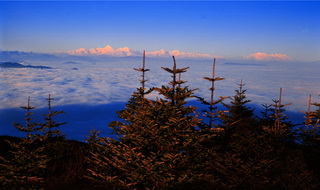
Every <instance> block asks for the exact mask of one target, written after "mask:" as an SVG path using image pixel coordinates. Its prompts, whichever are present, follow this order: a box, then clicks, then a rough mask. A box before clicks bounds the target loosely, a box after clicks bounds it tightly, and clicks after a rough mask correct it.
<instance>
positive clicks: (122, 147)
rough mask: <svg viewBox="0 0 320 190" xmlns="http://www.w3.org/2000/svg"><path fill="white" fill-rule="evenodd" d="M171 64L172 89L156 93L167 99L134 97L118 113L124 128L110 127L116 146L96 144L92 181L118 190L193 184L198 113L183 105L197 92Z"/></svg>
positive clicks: (102, 141)
mask: <svg viewBox="0 0 320 190" xmlns="http://www.w3.org/2000/svg"><path fill="white" fill-rule="evenodd" d="M173 60H174V66H173V68H172V69H171V68H162V69H163V70H165V71H167V72H169V73H171V74H172V81H170V82H169V86H162V87H160V88H154V90H155V91H157V92H158V93H159V95H161V97H163V98H157V99H156V100H149V99H146V98H145V97H142V93H140V92H141V91H138V92H136V93H134V94H133V98H132V99H134V100H136V101H134V103H133V102H132V101H131V102H129V104H127V106H126V109H125V110H123V111H121V112H119V113H118V116H119V118H121V119H123V122H113V123H111V124H110V125H109V126H110V127H111V128H112V129H113V130H114V131H115V133H116V134H117V135H118V141H116V140H114V139H110V138H98V143H95V149H94V150H95V151H93V152H92V153H91V154H92V157H91V160H90V161H91V163H92V164H94V167H93V169H90V170H89V171H90V172H91V175H90V176H88V177H89V178H90V179H92V180H95V181H97V183H98V181H100V182H101V183H102V184H104V185H105V186H108V184H109V185H110V184H113V185H114V188H125V189H161V188H168V187H173V186H174V185H175V184H177V183H181V182H182V181H186V180H190V178H192V173H190V171H189V170H188V169H187V168H188V164H189V162H190V161H189V157H188V153H189V152H190V149H192V148H190V147H192V146H193V145H194V144H196V133H195V131H196V130H195V127H196V126H197V125H198V123H199V122H200V121H199V119H198V118H197V117H195V116H194V115H193V114H194V112H195V109H196V108H195V107H193V106H186V105H185V104H186V100H187V99H188V98H191V97H192V96H193V91H194V90H190V89H189V88H188V87H187V86H185V87H182V86H181V84H183V82H182V81H179V80H177V78H176V77H177V75H178V74H179V73H183V72H185V71H186V70H187V68H182V69H178V68H177V67H176V62H175V59H174V57H173ZM132 99H131V100H132Z"/></svg>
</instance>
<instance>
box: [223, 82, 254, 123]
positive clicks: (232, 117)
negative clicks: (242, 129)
mask: <svg viewBox="0 0 320 190" xmlns="http://www.w3.org/2000/svg"><path fill="white" fill-rule="evenodd" d="M238 85H239V89H238V90H235V92H236V94H235V95H234V96H233V97H231V98H230V99H231V101H230V104H226V103H222V104H223V105H224V106H225V107H226V108H227V113H224V114H222V115H221V119H222V121H223V123H224V124H225V125H226V126H232V125H234V124H236V123H239V122H245V121H243V120H245V119H251V118H252V117H253V110H252V109H251V108H249V107H247V106H246V104H247V103H249V102H251V100H247V99H246V95H245V93H246V90H244V89H243V86H244V85H245V84H243V83H242V79H241V82H240V84H238Z"/></svg>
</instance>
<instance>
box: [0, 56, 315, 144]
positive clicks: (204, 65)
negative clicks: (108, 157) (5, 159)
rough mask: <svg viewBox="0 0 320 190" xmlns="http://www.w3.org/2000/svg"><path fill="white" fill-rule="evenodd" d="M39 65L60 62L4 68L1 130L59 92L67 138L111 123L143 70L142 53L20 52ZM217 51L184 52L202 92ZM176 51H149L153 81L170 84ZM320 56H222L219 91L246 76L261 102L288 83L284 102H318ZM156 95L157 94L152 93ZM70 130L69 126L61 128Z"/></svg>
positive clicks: (183, 63) (295, 106)
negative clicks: (158, 54) (209, 55)
mask: <svg viewBox="0 0 320 190" xmlns="http://www.w3.org/2000/svg"><path fill="white" fill-rule="evenodd" d="M1 61H20V62H22V61H23V62H25V64H26V63H27V64H31V65H34V66H40V65H41V66H49V67H52V68H53V69H33V68H0V81H1V87H0V102H1V103H0V127H1V128H2V129H1V131H0V135H1V134H11V135H12V134H13V133H14V134H17V135H19V133H16V131H15V129H13V128H12V125H11V124H10V123H11V122H20V123H22V122H23V118H24V112H23V111H21V109H19V107H20V106H25V105H26V104H27V98H28V96H30V98H31V104H32V105H33V106H36V107H38V108H39V109H38V110H39V111H38V112H41V111H42V112H45V107H46V105H47V103H46V98H47V97H48V95H49V94H50V95H51V97H53V98H54V99H55V100H54V101H53V102H52V104H53V106H54V108H55V109H64V111H65V112H66V114H64V115H63V116H61V120H66V121H67V122H69V123H68V124H67V125H66V127H65V128H66V129H65V131H64V132H66V133H67V137H68V138H72V139H83V138H84V137H83V135H85V133H84V131H88V130H90V129H91V128H96V129H98V130H100V129H101V130H104V134H105V135H108V134H110V131H108V130H107V129H106V128H107V127H106V126H107V123H108V122H110V121H112V120H114V119H116V111H118V110H121V109H122V108H123V107H124V104H125V102H126V101H128V99H129V98H130V96H131V94H132V92H134V91H135V89H136V88H138V87H139V86H140V83H139V80H140V79H141V76H140V75H141V73H139V72H137V71H134V70H133V68H139V67H141V63H142V58H141V57H100V58H94V57H78V56H65V57H59V58H52V57H51V58H50V59H46V58H43V57H42V56H39V57H38V58H37V56H35V55H34V56H32V59H31V58H30V59H27V58H26V57H21V58H20V59H19V56H15V57H14V60H8V58H6V60H1ZM212 62H213V61H212V60H210V59H178V58H177V64H178V67H179V68H183V67H190V68H189V69H188V72H186V73H183V74H182V80H186V81H188V82H187V83H186V85H188V86H189V87H190V88H198V90H197V91H196V92H195V94H196V95H198V96H201V97H204V98H206V99H207V100H208V99H209V97H210V91H209V90H208V89H209V88H210V83H209V82H208V81H206V80H204V79H202V77H210V76H211V70H212ZM172 65H173V61H172V59H171V58H148V57H147V58H146V68H148V69H150V70H151V71H150V72H147V73H146V79H147V80H148V81H147V82H146V87H147V88H148V87H154V86H161V85H166V84H167V83H168V82H169V81H170V80H171V76H170V74H168V73H166V72H165V71H164V70H163V69H161V67H169V68H171V67H172ZM319 70H320V63H319V62H308V63H303V62H290V61H284V62H277V61H275V62H272V61H265V62H262V61H252V60H251V61H234V60H233V61H230V60H223V59H221V60H220V59H218V60H217V64H216V71H215V74H216V76H219V77H222V78H225V80H223V81H219V82H217V83H216V85H215V87H216V90H215V97H218V96H232V95H234V94H235V92H234V90H236V89H237V88H238V84H239V83H240V80H241V79H242V80H243V82H244V83H245V84H246V85H245V89H247V92H246V94H247V97H248V99H250V100H252V103H253V104H255V106H257V107H261V104H271V103H272V99H278V98H279V89H280V88H283V97H282V102H283V103H284V104H286V103H292V105H290V106H289V107H287V110H289V111H291V112H299V111H302V110H303V111H306V110H307V102H308V96H309V94H311V95H312V97H313V102H320V101H319V96H318V95H320V87H319V82H320V79H319ZM156 96H157V95H156V94H152V95H150V98H155V97H156ZM62 131H63V130H62Z"/></svg>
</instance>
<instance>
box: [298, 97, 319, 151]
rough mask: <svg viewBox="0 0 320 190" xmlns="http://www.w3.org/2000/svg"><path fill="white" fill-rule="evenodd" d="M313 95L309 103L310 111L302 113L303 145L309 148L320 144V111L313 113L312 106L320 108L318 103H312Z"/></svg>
mask: <svg viewBox="0 0 320 190" xmlns="http://www.w3.org/2000/svg"><path fill="white" fill-rule="evenodd" d="M311 99H312V98H311V95H310V96H309V101H308V111H301V112H302V113H304V115H305V116H304V118H305V121H304V126H303V127H301V128H299V131H300V136H301V138H302V143H303V144H304V145H307V146H315V145H316V144H317V143H319V142H320V141H319V140H320V139H319V127H320V124H319V113H320V110H319V109H318V110H316V111H311V106H312V105H314V106H318V107H319V106H320V104H318V103H311Z"/></svg>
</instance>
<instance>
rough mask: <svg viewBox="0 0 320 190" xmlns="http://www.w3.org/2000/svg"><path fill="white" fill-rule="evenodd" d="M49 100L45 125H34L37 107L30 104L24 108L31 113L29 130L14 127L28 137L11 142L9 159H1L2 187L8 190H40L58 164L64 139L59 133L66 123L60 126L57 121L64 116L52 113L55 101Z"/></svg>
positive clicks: (26, 119) (28, 114)
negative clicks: (59, 142)
mask: <svg viewBox="0 0 320 190" xmlns="http://www.w3.org/2000/svg"><path fill="white" fill-rule="evenodd" d="M47 100H48V110H49V112H48V114H44V116H45V117H44V119H45V121H46V122H45V123H34V122H32V117H31V115H32V114H33V112H31V110H33V109H34V108H35V107H33V106H31V104H30V97H29V98H28V105H27V106H22V107H21V108H22V109H24V110H26V111H27V113H26V114H25V115H26V118H25V121H26V124H25V126H23V125H20V124H17V123H14V127H15V128H16V129H18V130H19V131H21V132H24V133H25V135H26V137H24V138H21V140H20V141H18V142H16V141H12V142H11V141H8V143H9V145H10V147H11V152H10V155H9V156H8V157H7V158H4V157H0V184H1V185H2V186H3V187H4V188H6V189H40V188H43V187H45V186H46V184H47V182H48V181H47V177H48V175H49V173H50V171H49V168H51V166H50V165H51V163H52V161H53V160H54V155H55V150H57V148H58V147H57V145H56V144H55V143H54V142H56V140H57V139H61V138H63V136H62V134H61V132H60V131H59V130H58V129H55V130H52V128H53V127H59V126H60V125H63V124H64V123H56V122H55V121H54V120H53V117H54V116H56V115H58V114H60V113H62V112H55V111H52V110H51V100H52V99H51V98H50V95H49V98H48V99H47Z"/></svg>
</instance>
